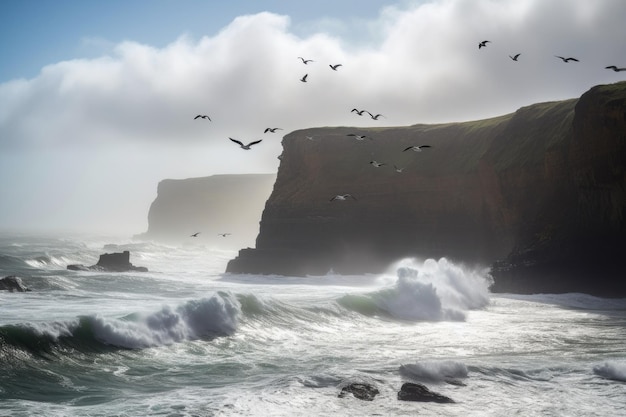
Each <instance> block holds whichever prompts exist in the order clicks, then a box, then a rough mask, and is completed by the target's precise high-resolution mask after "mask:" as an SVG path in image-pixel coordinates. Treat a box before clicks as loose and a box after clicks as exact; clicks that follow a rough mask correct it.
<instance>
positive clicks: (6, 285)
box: [0, 275, 30, 292]
mask: <svg viewBox="0 0 626 417" xmlns="http://www.w3.org/2000/svg"><path fill="white" fill-rule="evenodd" d="M0 291H9V292H14V291H16V292H26V291H30V289H29V288H28V287H26V286H25V285H24V284H23V283H22V279H21V278H20V277H16V276H15V275H9V276H7V277H4V278H2V279H0Z"/></svg>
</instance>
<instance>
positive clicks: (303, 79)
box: [300, 74, 309, 83]
mask: <svg viewBox="0 0 626 417" xmlns="http://www.w3.org/2000/svg"><path fill="white" fill-rule="evenodd" d="M308 76H309V74H304V77H302V78H300V81H302V82H303V83H305V82H306V77H308Z"/></svg>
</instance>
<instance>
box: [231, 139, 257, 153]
mask: <svg viewBox="0 0 626 417" xmlns="http://www.w3.org/2000/svg"><path fill="white" fill-rule="evenodd" d="M228 139H230V140H232V141H233V142H235V143H236V144H238V145H239V146H241V149H245V150H246V151H248V150H250V146H252V145H256V144H257V143H259V142H261V141H262V140H263V139H259V140H255V141H254V142H250V143H248V144H247V145H244V144H243V143H241V142H240V141H238V140H237V139H233V138H228Z"/></svg>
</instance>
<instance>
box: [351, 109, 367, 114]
mask: <svg viewBox="0 0 626 417" xmlns="http://www.w3.org/2000/svg"><path fill="white" fill-rule="evenodd" d="M350 113H356V114H358V115H359V116H363V113H369V114H370V116H371V115H372V113H370V112H368V111H367V110H359V109H352V110H350Z"/></svg>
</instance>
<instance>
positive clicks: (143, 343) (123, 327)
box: [0, 292, 241, 359]
mask: <svg viewBox="0 0 626 417" xmlns="http://www.w3.org/2000/svg"><path fill="white" fill-rule="evenodd" d="M240 311H241V308H240V304H239V302H238V301H237V299H236V298H235V297H234V296H232V295H231V294H229V293H222V292H219V293H217V294H215V295H213V296H211V297H209V298H203V299H199V300H190V301H187V302H185V303H182V304H180V305H178V306H175V307H171V306H163V307H162V308H161V309H160V310H158V311H155V312H153V313H148V314H143V313H135V314H132V315H129V316H126V317H123V318H118V319H115V318H106V317H102V316H100V315H98V314H95V315H88V316H82V317H79V318H78V319H76V320H72V321H67V322H52V323H26V324H17V325H5V326H1V327H0V359H3V357H6V356H7V355H8V356H12V355H14V354H15V351H16V349H17V350H19V351H25V352H29V353H31V354H34V355H38V356H46V355H48V354H54V353H56V352H59V351H62V350H64V349H75V350H78V351H82V352H93V351H101V350H103V349H106V348H107V347H113V348H124V349H141V348H148V347H155V346H162V345H169V344H173V343H176V342H181V341H184V340H195V339H201V338H212V337H218V336H225V335H230V334H233V333H234V332H235V331H236V329H237V323H238V317H239V314H240ZM11 352H12V353H11Z"/></svg>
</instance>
